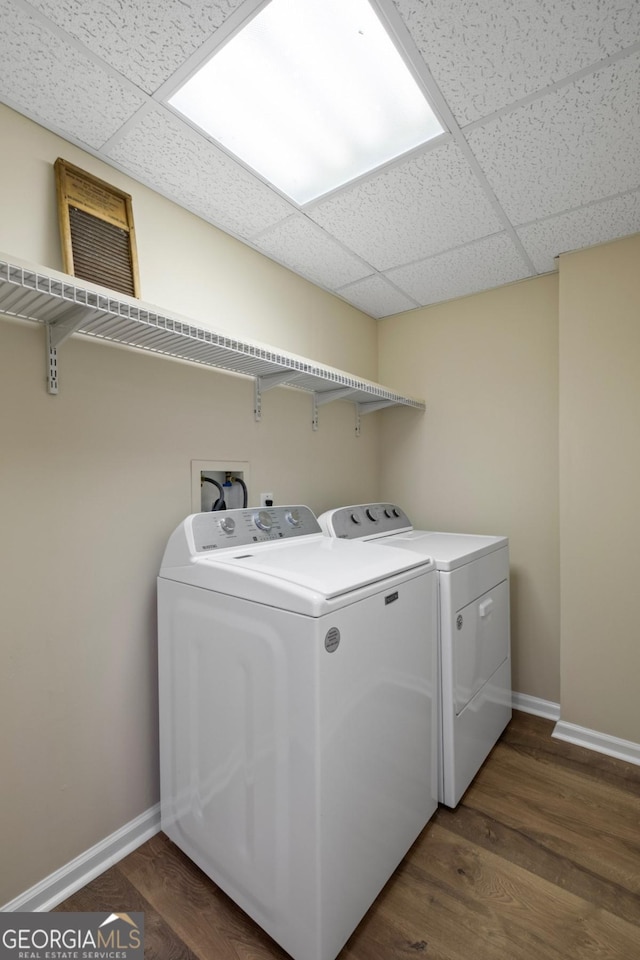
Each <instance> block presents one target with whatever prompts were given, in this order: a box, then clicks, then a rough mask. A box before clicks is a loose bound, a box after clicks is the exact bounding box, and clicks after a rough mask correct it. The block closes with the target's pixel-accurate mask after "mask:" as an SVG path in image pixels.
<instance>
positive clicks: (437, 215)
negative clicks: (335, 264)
mask: <svg viewBox="0 0 640 960" xmlns="http://www.w3.org/2000/svg"><path fill="white" fill-rule="evenodd" d="M307 213H308V216H309V217H311V219H312V220H315V222H316V223H319V224H320V225H321V226H322V227H324V228H325V229H326V230H328V231H329V233H331V234H333V236H335V237H336V238H337V239H338V240H340V241H341V243H343V244H344V245H345V246H347V247H349V249H351V250H353V251H354V252H355V253H357V254H358V256H360V257H362V258H363V259H364V260H366V261H367V262H368V263H371V264H372V265H373V266H374V267H376V268H377V269H378V270H388V269H389V268H391V267H396V266H399V265H400V264H401V263H406V262H407V261H409V260H418V259H421V258H423V257H428V256H430V255H432V254H434V253H439V252H440V251H441V250H446V249H447V248H449V247H453V246H457V245H459V244H461V243H465V242H466V241H468V240H475V239H477V238H478V237H482V236H486V235H487V234H490V233H495V232H496V231H498V230H500V229H501V227H502V224H501V223H500V222H499V221H498V219H497V217H496V214H495V213H494V211H493V208H492V207H491V205H490V203H489V201H488V199H487V197H486V195H485V193H484V192H483V190H482V188H481V187H480V185H479V183H478V181H477V180H476V178H475V176H474V174H473V172H472V170H471V167H470V166H469V164H468V162H467V160H466V159H465V157H464V156H463V154H462V152H461V151H460V150H459V148H458V146H457V145H456V144H455V143H454V142H453V141H451V140H450V141H448V142H447V143H446V144H444V145H442V146H439V147H433V148H432V149H430V150H427V151H425V152H424V153H422V154H414V155H413V156H411V157H410V158H408V159H407V160H405V161H404V162H401V163H398V164H396V165H394V166H391V167H389V168H387V169H386V170H385V171H383V172H381V173H379V174H377V175H374V176H373V177H371V178H368V179H366V180H362V181H360V182H358V183H356V184H355V185H354V186H352V187H350V188H345V189H344V190H342V191H340V192H339V193H336V194H334V195H333V196H332V197H329V198H328V199H327V200H324V201H320V202H319V203H318V204H317V205H316V206H314V207H312V208H310V209H308V210H307Z"/></svg>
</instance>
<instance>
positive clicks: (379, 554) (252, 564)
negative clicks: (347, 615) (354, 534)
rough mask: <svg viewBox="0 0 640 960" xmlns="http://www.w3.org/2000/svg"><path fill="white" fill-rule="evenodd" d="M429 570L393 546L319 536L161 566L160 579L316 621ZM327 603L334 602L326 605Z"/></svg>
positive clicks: (429, 563)
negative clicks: (396, 581) (398, 580)
mask: <svg viewBox="0 0 640 960" xmlns="http://www.w3.org/2000/svg"><path fill="white" fill-rule="evenodd" d="M431 570H435V565H434V564H433V561H430V560H429V559H428V558H427V557H425V556H424V555H423V554H415V553H412V552H409V551H406V550H396V549H394V548H393V547H392V546H389V547H388V548H387V549H385V550H379V549H378V548H377V547H376V546H375V545H374V544H371V543H367V542H363V541H361V540H357V541H344V540H337V539H330V538H329V537H325V536H323V535H322V534H317V535H312V536H307V537H301V538H300V539H298V540H289V541H284V542H282V541H281V542H277V543H273V542H272V543H258V544H255V545H253V546H242V547H240V548H238V549H234V548H231V549H225V550H218V551H215V552H213V553H209V554H206V555H202V556H199V557H197V558H196V559H194V560H192V562H191V563H189V564H188V565H185V566H179V567H163V569H162V570H161V572H160V576H161V577H162V578H166V579H170V580H177V581H180V582H182V583H189V584H192V585H194V586H198V587H203V588H205V589H208V590H212V591H215V592H218V593H224V594H227V595H230V596H235V597H240V598H242V599H245V600H250V601H253V602H256V603H264V604H267V605H269V606H272V607H280V608H281V609H285V610H291V611H294V612H298V613H303V614H307V615H309V616H320V615H322V614H323V613H325V612H327V611H328V610H329V609H335V608H336V607H338V606H342V605H344V604H346V603H352V602H353V601H354V600H356V599H360V598H361V597H362V596H364V595H370V594H372V593H376V592H379V591H382V590H384V589H386V587H387V585H388V581H390V580H391V579H393V578H398V577H400V578H401V579H411V578H413V577H415V576H420V575H421V574H423V573H426V572H428V571H431ZM327 601H333V602H332V603H330V604H329V606H328V605H327ZM340 601H342V602H340Z"/></svg>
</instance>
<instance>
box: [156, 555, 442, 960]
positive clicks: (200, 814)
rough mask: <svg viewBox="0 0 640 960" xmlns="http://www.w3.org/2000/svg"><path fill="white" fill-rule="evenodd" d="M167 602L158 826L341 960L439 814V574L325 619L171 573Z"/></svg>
mask: <svg viewBox="0 0 640 960" xmlns="http://www.w3.org/2000/svg"><path fill="white" fill-rule="evenodd" d="M395 593H397V594H398V597H397V599H392V600H391V602H388V603H385V598H388V597H390V595H393V594H395ZM158 604H159V656H160V718H161V795H162V828H163V830H164V831H165V832H166V833H167V835H168V836H169V837H170V838H171V839H172V840H173V841H174V842H175V843H177V844H178V846H180V847H181V848H182V849H183V850H184V851H185V852H186V853H187V854H188V855H189V856H190V857H191V858H192V859H193V860H194V861H195V862H196V863H197V864H198V865H199V866H200V867H201V868H202V869H203V870H204V871H205V872H206V873H207V874H208V875H209V876H210V877H211V878H212V879H213V880H214V881H215V882H216V883H218V884H219V885H220V886H221V887H222V889H224V890H225V891H226V892H227V893H228V894H229V895H230V896H231V897H232V899H234V900H235V901H236V902H237V903H238V904H239V905H240V906H241V907H242V908H243V909H244V910H245V911H246V912H247V913H249V914H250V915H251V916H252V917H253V918H254V919H255V920H256V922H257V923H259V924H260V925H261V926H262V927H263V928H264V929H265V930H266V931H267V932H268V933H269V934H270V935H271V936H272V937H273V938H274V939H275V940H277V941H278V942H279V943H280V944H281V945H282V946H283V947H284V948H285V949H286V950H287V951H288V952H289V953H291V954H292V955H293V956H294V957H296V960H333V958H334V957H335V955H336V954H337V953H338V951H339V950H340V948H341V946H342V945H343V943H344V942H345V941H346V939H347V938H348V937H349V935H350V934H351V932H352V931H353V929H354V928H355V926H356V925H357V924H358V922H359V921H360V919H361V918H362V916H363V914H364V913H365V911H366V910H367V909H368V907H369V906H370V904H371V902H372V901H373V899H374V898H375V896H376V895H377V894H378V892H379V891H380V889H381V888H382V886H383V885H384V883H385V882H386V880H387V879H388V877H389V876H390V875H391V873H392V872H393V870H394V869H395V867H396V866H397V864H398V863H399V862H400V860H401V858H402V857H403V855H404V854H405V852H406V850H407V849H408V848H409V846H410V845H411V843H412V842H413V841H414V840H415V838H416V837H417V836H418V834H419V833H420V831H421V829H422V828H423V827H424V825H425V823H426V822H427V820H428V819H429V817H430V816H431V815H432V814H433V812H434V810H435V807H436V803H437V749H436V748H437V740H436V738H437V732H438V722H437V713H436V710H437V698H436V662H435V658H436V648H435V640H436V619H435V611H436V572H435V571H434V570H431V571H429V572H428V573H425V574H423V575H421V576H419V577H412V578H410V579H408V580H407V582H406V583H401V584H399V585H398V584H397V583H394V584H393V587H392V588H390V590H385V591H384V592H383V593H382V594H378V595H375V596H371V597H368V598H366V599H365V600H362V601H361V602H359V603H357V604H353V605H351V606H348V607H345V608H342V609H340V610H338V611H336V613H334V614H330V615H327V616H325V617H322V618H309V617H303V616H300V615H298V614H292V613H289V612H287V611H281V610H276V609H273V608H267V607H264V606H262V605H259V604H252V603H248V602H244V601H242V600H239V599H237V598H234V597H228V596H224V595H220V594H214V593H212V592H211V591H205V590H202V589H199V588H196V587H192V586H189V585H185V584H179V583H176V582H173V581H167V580H163V579H160V580H159V582H158ZM336 630H337V631H338V632H339V635H340V636H339V643H338V644H337V647H336V649H335V650H333V652H329V650H327V649H326V646H325V639H326V637H327V634H330V637H329V641H328V645H329V647H332V645H333V644H332V642H331V640H332V638H333V640H335V637H336V634H335V632H334V631H336ZM429 632H430V635H431V637H432V642H428V639H427V636H426V634H427V633H429Z"/></svg>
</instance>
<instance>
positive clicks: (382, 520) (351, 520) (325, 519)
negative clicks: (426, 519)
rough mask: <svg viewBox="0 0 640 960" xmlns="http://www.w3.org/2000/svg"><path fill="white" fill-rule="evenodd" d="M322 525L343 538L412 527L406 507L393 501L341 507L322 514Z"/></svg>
mask: <svg viewBox="0 0 640 960" xmlns="http://www.w3.org/2000/svg"><path fill="white" fill-rule="evenodd" d="M320 526H321V527H322V529H323V531H324V532H325V533H327V534H329V536H331V537H340V538H341V539H343V540H358V539H362V538H363V537H375V536H384V535H386V534H390V533H400V532H402V531H409V530H411V529H413V528H412V526H411V521H410V520H409V517H408V516H407V515H406V513H405V512H404V510H402V508H401V507H397V506H396V505H395V504H394V503H360V504H358V505H356V506H353V507H339V508H338V509H337V510H330V511H329V512H328V513H323V514H322V516H321V517H320Z"/></svg>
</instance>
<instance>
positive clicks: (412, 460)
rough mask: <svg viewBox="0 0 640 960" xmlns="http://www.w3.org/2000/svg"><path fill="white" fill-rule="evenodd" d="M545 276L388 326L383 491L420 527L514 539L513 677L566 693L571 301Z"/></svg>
mask: <svg viewBox="0 0 640 960" xmlns="http://www.w3.org/2000/svg"><path fill="white" fill-rule="evenodd" d="M557 283H558V280H557V277H556V276H546V277H541V278H538V279H536V280H530V281H526V282H522V283H518V284H513V285H510V286H506V287H502V288H500V289H498V290H492V291H489V292H487V293H482V294H479V295H476V296H473V297H466V298H464V299H460V300H455V301H450V302H448V303H444V304H440V305H437V306H433V307H429V308H425V309H422V310H414V311H411V312H409V313H405V314H401V315H399V316H397V317H395V318H391V319H389V320H384V321H382V322H381V323H380V324H379V331H380V336H379V344H380V378H381V380H382V381H383V382H384V383H386V384H388V385H389V386H392V387H395V388H396V389H399V390H404V391H406V392H408V393H410V394H412V395H415V396H422V397H424V399H425V400H426V402H427V412H426V415H425V416H412V415H407V414H406V413H405V414H404V415H402V414H400V415H399V411H397V410H395V409H392V410H389V411H385V412H384V414H383V415H382V418H383V430H382V438H381V439H382V442H381V447H380V450H381V474H380V476H381V487H380V489H381V493H382V496H383V497H384V498H385V499H389V500H392V501H397V502H398V503H400V504H401V505H402V506H404V507H405V509H406V510H407V512H408V513H409V516H410V517H411V518H412V520H413V522H414V524H415V525H416V526H418V527H423V528H426V529H436V530H452V531H463V532H467V533H485V534H505V535H507V536H508V537H509V538H510V556H511V570H512V585H511V603H512V610H511V614H512V646H513V687H514V690H516V691H518V692H519V693H524V694H529V695H530V696H535V697H540V698H542V699H545V700H551V701H553V702H558V700H559V694H560V688H559V653H560V650H559V585H558V564H559V558H558V553H559V546H558V309H557Z"/></svg>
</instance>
